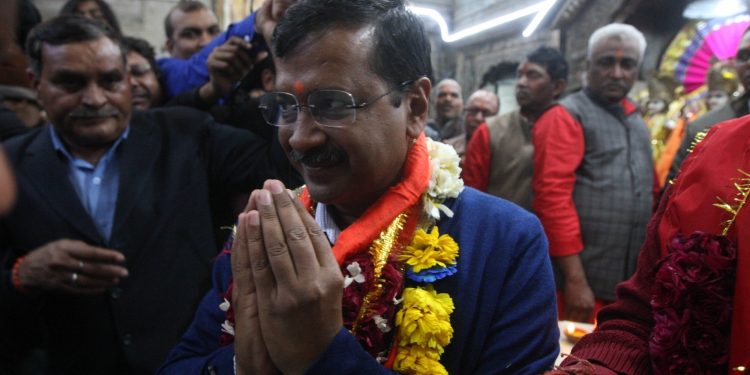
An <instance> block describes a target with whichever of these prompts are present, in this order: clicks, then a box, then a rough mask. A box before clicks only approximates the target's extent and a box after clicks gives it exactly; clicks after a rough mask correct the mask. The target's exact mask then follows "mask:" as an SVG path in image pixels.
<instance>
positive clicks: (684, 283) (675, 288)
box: [649, 232, 737, 374]
mask: <svg viewBox="0 0 750 375" xmlns="http://www.w3.org/2000/svg"><path fill="white" fill-rule="evenodd" d="M667 250H668V252H669V255H668V256H667V257H665V258H664V259H663V260H661V261H660V262H659V264H658V265H657V266H656V268H655V269H656V270H657V271H656V282H655V284H654V291H653V298H652V300H651V307H652V308H653V314H654V331H653V336H652V337H651V340H650V343H649V349H650V352H651V358H652V364H653V369H654V373H656V374H719V373H725V374H726V373H727V369H728V362H729V335H730V331H731V329H730V328H731V323H732V301H733V295H734V280H735V276H736V275H735V273H736V267H737V260H736V257H737V246H736V244H735V243H734V242H732V241H731V240H729V239H728V238H727V237H725V236H717V235H711V234H707V233H703V232H695V233H693V234H691V235H690V236H687V237H685V236H682V235H677V237H675V238H674V239H673V240H672V241H671V242H670V243H669V244H668V245H667Z"/></svg>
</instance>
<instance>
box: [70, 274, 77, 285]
mask: <svg viewBox="0 0 750 375" xmlns="http://www.w3.org/2000/svg"><path fill="white" fill-rule="evenodd" d="M77 282H78V274H77V273H75V272H73V274H72V275H70V283H71V284H73V285H76V283H77Z"/></svg>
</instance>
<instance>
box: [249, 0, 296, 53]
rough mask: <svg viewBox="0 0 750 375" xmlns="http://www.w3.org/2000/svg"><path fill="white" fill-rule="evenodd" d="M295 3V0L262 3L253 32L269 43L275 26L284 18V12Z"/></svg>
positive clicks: (271, 0)
mask: <svg viewBox="0 0 750 375" xmlns="http://www.w3.org/2000/svg"><path fill="white" fill-rule="evenodd" d="M295 2H297V0H269V1H266V2H264V3H263V6H262V7H261V8H260V9H259V10H258V14H256V16H255V31H256V32H259V33H261V35H263V39H265V40H266V43H270V42H271V37H272V36H273V30H274V29H276V24H277V23H278V22H279V20H280V19H281V17H284V13H286V10H287V9H289V7H290V6H292V4H294V3H295Z"/></svg>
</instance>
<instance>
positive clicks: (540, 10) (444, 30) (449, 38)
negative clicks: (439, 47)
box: [409, 0, 557, 43]
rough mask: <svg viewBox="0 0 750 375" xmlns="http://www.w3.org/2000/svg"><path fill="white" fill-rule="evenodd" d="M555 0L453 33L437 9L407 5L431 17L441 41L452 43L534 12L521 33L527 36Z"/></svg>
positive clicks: (531, 32) (415, 12)
mask: <svg viewBox="0 0 750 375" xmlns="http://www.w3.org/2000/svg"><path fill="white" fill-rule="evenodd" d="M556 2H557V0H546V1H540V2H538V3H536V4H533V5H529V6H527V7H525V8H522V9H519V10H516V11H514V12H511V13H508V14H504V15H502V16H499V17H495V18H493V19H491V20H489V21H485V22H482V23H480V24H479V25H476V26H472V27H469V28H466V29H464V30H461V31H458V32H456V33H453V34H451V33H450V32H449V31H448V24H447V23H446V22H445V19H444V18H443V16H442V15H440V13H439V12H438V11H436V10H434V9H430V8H424V7H419V6H409V10H411V11H412V12H414V14H417V15H420V16H425V17H429V18H431V19H433V20H434V21H435V22H436V23H437V24H438V27H439V28H440V36H441V37H442V39H443V41H444V42H446V43H453V42H455V41H458V40H461V39H463V38H466V37H469V36H472V35H475V34H479V33H481V32H483V31H486V30H489V29H492V28H494V27H498V26H500V25H504V24H506V23H509V22H512V21H515V20H517V19H519V18H523V17H526V16H530V15H532V14H534V18H532V20H531V22H530V23H529V24H528V26H526V29H525V30H524V31H523V34H522V35H523V36H524V37H529V36H531V34H533V33H534V31H535V30H536V28H537V27H539V24H540V23H541V22H542V20H543V19H544V17H545V16H546V15H547V13H549V11H550V9H552V7H553V6H554V5H555V3H556Z"/></svg>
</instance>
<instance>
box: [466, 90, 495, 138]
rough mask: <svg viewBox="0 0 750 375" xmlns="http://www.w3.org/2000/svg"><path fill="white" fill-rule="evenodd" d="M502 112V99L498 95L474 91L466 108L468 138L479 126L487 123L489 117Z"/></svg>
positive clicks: (484, 91)
mask: <svg viewBox="0 0 750 375" xmlns="http://www.w3.org/2000/svg"><path fill="white" fill-rule="evenodd" d="M499 110H500V99H498V97H497V95H495V93H493V92H491V91H487V90H477V91H474V93H473V94H471V96H469V100H467V101H466V106H465V107H464V127H465V128H466V137H467V138H470V137H471V134H472V133H474V130H476V129H477V128H478V127H479V125H481V124H482V123H483V122H485V121H487V117H492V116H495V115H497V112H498V111H499Z"/></svg>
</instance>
